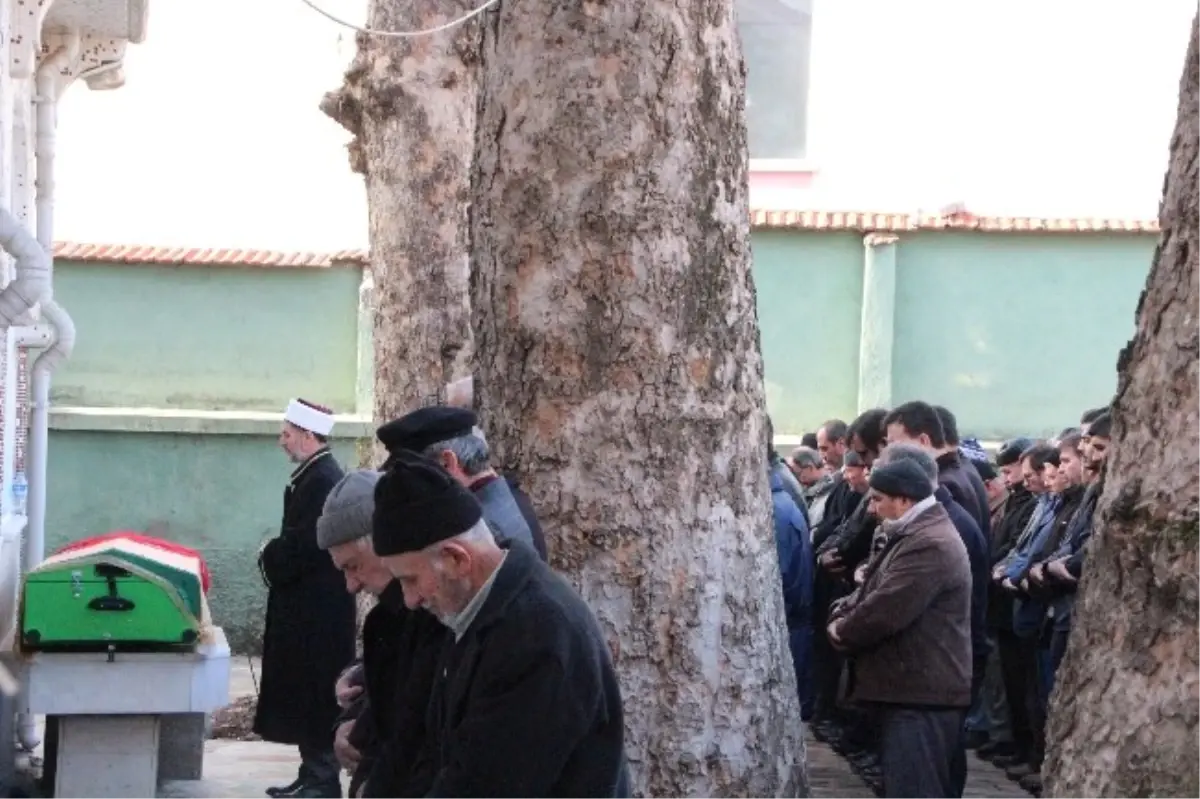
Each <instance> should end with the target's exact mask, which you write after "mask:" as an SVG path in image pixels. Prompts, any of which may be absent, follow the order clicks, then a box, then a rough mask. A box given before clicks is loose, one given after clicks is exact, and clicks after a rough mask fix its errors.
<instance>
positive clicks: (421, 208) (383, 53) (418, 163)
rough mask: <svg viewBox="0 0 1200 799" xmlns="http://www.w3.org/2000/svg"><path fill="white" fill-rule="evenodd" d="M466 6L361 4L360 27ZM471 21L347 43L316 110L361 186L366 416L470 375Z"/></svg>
mask: <svg viewBox="0 0 1200 799" xmlns="http://www.w3.org/2000/svg"><path fill="white" fill-rule="evenodd" d="M476 5H478V2H477V0H406V2H399V1H398V0H371V4H370V9H369V13H368V23H367V27H369V28H373V29H376V30H385V31H397V30H414V29H424V28H429V27H432V26H435V25H439V24H442V23H444V22H448V21H450V20H451V19H454V18H456V17H458V16H459V15H461V14H463V13H465V12H467V11H470V10H471V9H473V8H474V7H475V6H476ZM478 46H479V23H478V22H477V21H476V20H471V21H469V22H467V23H465V24H463V25H459V26H457V27H455V28H452V29H451V30H449V31H446V32H443V33H438V34H434V35H432V36H422V37H418V38H393V37H382V36H367V35H363V34H359V36H358V55H357V57H356V58H355V60H354V63H353V64H352V65H351V66H350V69H349V70H348V71H347V72H346V77H345V83H344V85H343V86H342V88H341V89H339V90H338V91H335V92H331V93H329V94H328V95H326V97H325V99H324V100H323V101H322V103H321V109H322V110H323V111H324V112H325V113H326V114H328V115H329V116H331V117H332V118H333V119H335V120H337V121H338V122H339V123H340V124H341V125H342V126H343V127H345V128H346V129H347V130H349V131H350V132H351V133H352V134H354V136H355V137H356V138H355V141H353V142H352V143H351V145H350V160H351V168H353V169H354V170H355V171H357V172H361V173H363V175H364V177H365V179H366V186H367V207H368V213H369V223H368V224H369V236H370V242H371V273H372V277H373V280H374V289H373V295H374V296H373V305H374V311H375V331H374V346H375V358H374V363H375V418H376V419H377V420H379V421H386V420H387V419H391V418H394V417H396V416H399V415H401V414H403V413H405V412H407V411H410V410H412V409H413V408H415V407H419V406H421V405H427V404H430V403H431V402H435V401H437V400H438V399H439V398H440V397H441V391H442V390H443V387H444V386H445V384H447V383H449V382H451V381H452V380H456V379H460V378H463V377H466V376H468V375H469V374H470V359H471V352H472V345H471V321H470V305H469V292H468V262H467V245H468V241H467V200H468V198H469V185H470V164H471V157H472V151H473V148H474V129H475V102H476V96H477V91H478V88H477V87H478V83H477V80H476V72H475V70H476V62H477V53H478Z"/></svg>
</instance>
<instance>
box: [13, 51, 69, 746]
mask: <svg viewBox="0 0 1200 799" xmlns="http://www.w3.org/2000/svg"><path fill="white" fill-rule="evenodd" d="M78 55H79V34H78V32H72V33H71V34H70V37H69V38H68V39H67V42H66V44H65V45H63V46H62V47H60V48H59V49H58V50H57V51H56V52H55V53H54V54H53V55H52V56H50V57H49V58H47V59H46V60H45V61H44V62H43V63H42V64H41V65H40V66H39V67H38V70H37V76H36V77H35V79H34V80H35V82H34V98H33V102H34V106H35V108H36V117H35V130H36V138H35V140H34V159H35V161H36V174H37V177H36V180H35V187H36V188H35V190H36V207H37V243H38V244H40V245H41V249H42V251H43V253H44V254H45V258H46V270H45V274H46V289H45V292H44V293H43V295H42V298H41V306H42V319H43V321H45V322H46V323H47V324H49V325H50V326H51V327H52V328H53V330H54V333H55V337H54V342H53V343H52V344H51V345H50V346H49V347H48V348H46V349H45V350H43V351H42V354H41V355H39V356H38V357H37V359H36V360H35V361H34V362H33V367H32V368H31V370H30V371H31V373H32V374H31V377H30V381H29V383H30V410H29V442H28V447H27V449H26V454H25V469H26V473H27V474H28V480H29V494H28V508H29V510H28V526H27V527H26V528H25V548H24V553H23V554H24V561H25V564H24V565H25V570H26V571H28V570H30V569H32V568H34V567H35V566H37V565H38V564H39V563H41V562H42V560H43V558H44V557H45V555H46V460H47V455H48V449H49V443H50V378H51V376H52V375H53V374H54V370H55V369H56V368H57V367H58V365H59V364H60V363H62V361H64V360H65V359H66V358H67V357H69V356H70V354H71V351H72V350H73V349H74V348H75V323H74V322H73V321H72V320H71V317H70V315H69V314H67V312H66V311H65V310H64V309H63V308H62V307H61V306H60V305H59V304H58V303H57V302H55V301H54V259H53V256H52V255H51V253H53V251H54V145H55V137H54V132H55V126H56V125H57V122H58V120H57V111H58V108H57V106H58V86H59V74H60V73H61V72H62V70H63V69H64V68H65V67H67V66H69V65H70V64H71V63H72V62H74V61H75V59H76V57H77V56H78ZM17 738H18V740H19V741H20V743H21V746H22V747H23V748H24V749H26V750H27V751H33V749H34V748H35V747H36V746H37V745H38V743H39V740H38V734H37V723H36V719H35V718H34V716H33V715H32V714H30V713H21V714H20V715H19V717H18V721H17Z"/></svg>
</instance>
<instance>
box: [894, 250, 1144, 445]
mask: <svg viewBox="0 0 1200 799" xmlns="http://www.w3.org/2000/svg"><path fill="white" fill-rule="evenodd" d="M1155 242H1156V240H1155V238H1154V237H1153V236H1102V235H1086V236H1060V235H1042V236H1013V235H981V234H969V233H922V234H917V235H911V236H905V237H902V238H901V241H900V244H899V247H898V260H897V269H896V321H895V349H894V355H893V357H894V362H893V400H894V403H895V404H898V403H900V402H903V401H906V400H910V399H925V400H927V401H930V402H935V403H938V404H943V405H945V406H947V407H948V408H950V409H952V410H953V411H954V412H955V414H956V415H957V416H958V419H959V426H960V427H961V428H962V432H963V433H964V434H972V435H976V436H980V437H983V438H989V439H1000V438H1005V437H1008V436H1013V435H1018V434H1035V435H1049V434H1052V433H1057V432H1058V431H1059V430H1061V429H1062V428H1063V427H1064V426H1067V425H1071V424H1075V423H1077V422H1078V420H1079V414H1080V413H1081V412H1082V411H1083V410H1085V409H1087V408H1091V407H1094V406H1097V405H1104V404H1106V403H1107V402H1108V401H1109V399H1111V398H1112V395H1113V392H1114V391H1115V390H1116V382H1117V381H1116V366H1117V355H1118V354H1119V353H1120V350H1121V348H1122V347H1123V346H1125V343H1126V342H1127V341H1128V340H1129V338H1130V336H1132V334H1133V331H1134V314H1135V312H1136V308H1137V302H1138V297H1139V295H1140V293H1141V290H1142V287H1143V286H1144V285H1145V282H1146V275H1147V273H1148V272H1149V269H1150V261H1151V258H1152V256H1153V253H1154V246H1155Z"/></svg>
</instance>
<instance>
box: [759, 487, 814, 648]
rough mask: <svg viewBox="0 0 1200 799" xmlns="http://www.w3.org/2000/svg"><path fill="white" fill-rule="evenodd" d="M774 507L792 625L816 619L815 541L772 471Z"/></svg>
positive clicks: (772, 499)
mask: <svg viewBox="0 0 1200 799" xmlns="http://www.w3.org/2000/svg"><path fill="white" fill-rule="evenodd" d="M770 482H771V510H772V515H773V517H774V521H775V549H776V551H777V552H778V554H779V576H780V577H781V578H782V580H783V605H784V609H785V610H786V612H787V620H788V627H789V628H795V627H800V626H803V625H806V624H810V623H811V622H812V604H813V598H812V597H813V570H814V568H815V564H814V560H813V553H812V543H811V542H810V541H809V539H808V524H806V523H805V521H804V515H803V514H801V512H800V509H799V508H798V507H796V502H795V500H793V499H792V497H791V495H790V494H788V492H787V489H786V487H785V486H784V483H783V480H782V478H780V477H779V475H778V474H776V473H774V472H772V473H771V474H770Z"/></svg>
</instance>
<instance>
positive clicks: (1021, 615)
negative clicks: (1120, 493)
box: [1012, 486, 1084, 637]
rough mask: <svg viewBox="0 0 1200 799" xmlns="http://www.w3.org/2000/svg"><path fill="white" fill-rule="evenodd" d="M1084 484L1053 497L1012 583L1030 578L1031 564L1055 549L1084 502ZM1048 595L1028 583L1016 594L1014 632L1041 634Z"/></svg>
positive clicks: (1032, 565)
mask: <svg viewBox="0 0 1200 799" xmlns="http://www.w3.org/2000/svg"><path fill="white" fill-rule="evenodd" d="M1083 495H1084V488H1083V486H1073V487H1071V488H1068V489H1067V490H1066V491H1064V492H1062V494H1060V495H1058V496H1057V497H1055V498H1054V499H1055V506H1054V512H1053V515H1051V516H1050V518H1048V519H1046V520H1045V522H1044V523H1043V524H1042V525H1040V528H1039V530H1038V533H1037V534H1036V535H1035V536H1034V537H1033V538H1032V539H1030V541H1029V557H1028V559H1027V560H1026V561H1025V565H1024V568H1023V569H1022V570H1021V572H1020V574H1018V575H1016V576H1015V578H1014V579H1012V582H1013V583H1014V584H1018V583H1019V582H1020V581H1022V580H1026V579H1027V578H1028V577H1029V572H1030V571H1031V570H1032V569H1033V567H1034V565H1036V564H1037V563H1041V562H1043V561H1044V560H1046V559H1047V558H1049V557H1050V556H1051V555H1052V554H1053V553H1054V550H1055V549H1057V548H1058V543H1059V541H1061V540H1062V538H1063V535H1064V534H1065V532H1066V529H1067V525H1068V524H1069V523H1070V521H1071V519H1072V518H1073V517H1074V516H1075V511H1076V510H1078V508H1079V505H1080V503H1081V502H1082V501H1083ZM1050 599H1051V596H1050V593H1049V590H1048V589H1047V588H1046V587H1043V586H1037V585H1036V584H1034V583H1032V582H1030V583H1029V589H1028V591H1022V592H1021V593H1019V594H1018V595H1017V596H1016V598H1015V600H1014V602H1013V632H1015V633H1016V634H1017V635H1019V636H1022V637H1032V636H1036V635H1040V634H1041V633H1042V632H1043V631H1044V629H1045V626H1046V617H1047V613H1048V611H1049V602H1050Z"/></svg>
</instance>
